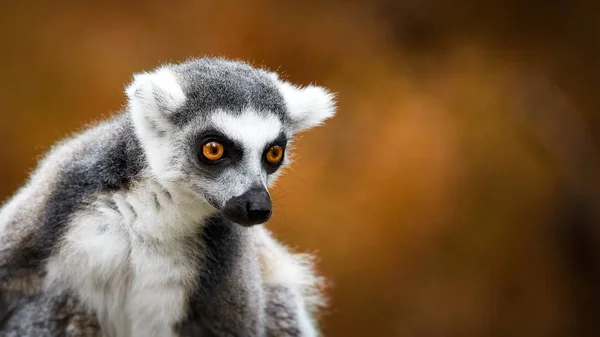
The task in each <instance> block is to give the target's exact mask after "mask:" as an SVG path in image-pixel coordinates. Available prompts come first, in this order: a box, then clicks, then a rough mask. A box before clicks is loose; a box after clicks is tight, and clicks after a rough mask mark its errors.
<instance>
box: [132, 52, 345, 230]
mask: <svg viewBox="0 0 600 337" xmlns="http://www.w3.org/2000/svg"><path fill="white" fill-rule="evenodd" d="M126 94H127V96H128V112H129V113H130V114H131V116H132V120H133V123H134V127H135V132H136V134H137V136H138V138H139V139H140V142H141V143H142V148H143V149H144V151H145V155H146V158H147V160H148V162H149V166H150V169H151V172H152V174H153V175H154V176H155V178H156V179H159V180H162V181H168V182H173V183H176V184H177V185H178V186H182V187H183V188H185V189H187V190H188V191H191V192H192V193H193V194H194V195H195V196H197V197H198V198H199V199H201V200H203V201H205V202H207V203H209V204H210V205H212V206H213V207H214V208H216V209H217V210H218V211H219V212H220V213H221V214H222V215H223V216H224V217H225V218H227V219H229V220H231V221H233V222H235V223H238V224H241V225H244V226H251V225H254V224H260V223H264V222H266V221H267V220H268V219H269V217H270V216H271V199H270V196H269V192H268V190H267V188H268V187H269V186H270V185H271V184H272V183H273V182H274V180H275V179H276V177H277V176H278V174H279V173H280V171H281V168H282V167H283V166H285V165H287V164H288V162H289V153H288V152H289V148H290V144H291V141H292V138H293V137H294V135H296V134H297V133H299V132H301V131H304V130H307V129H309V128H311V127H314V126H317V125H319V124H321V123H322V122H323V121H324V120H326V119H327V118H329V117H331V116H333V115H334V113H335V106H334V101H333V95H332V94H331V93H329V92H328V91H327V90H326V89H324V88H321V87H317V86H308V87H303V88H301V87H297V86H295V85H292V84H290V83H288V82H286V81H283V80H281V79H279V77H278V76H277V74H275V73H272V72H269V71H266V70H263V69H257V68H254V67H251V66H250V65H248V64H245V63H242V62H237V61H229V60H225V59H219V58H202V59H194V60H190V61H187V62H184V63H181V64H169V65H164V66H161V67H159V68H157V69H155V70H154V71H152V72H145V73H139V74H136V75H134V78H133V81H132V83H131V84H130V85H129V86H128V87H127V88H126Z"/></svg>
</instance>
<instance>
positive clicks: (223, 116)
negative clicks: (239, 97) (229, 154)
mask: <svg viewBox="0 0 600 337" xmlns="http://www.w3.org/2000/svg"><path fill="white" fill-rule="evenodd" d="M211 120H212V122H213V123H214V125H215V127H217V128H218V129H219V130H221V132H223V133H224V134H226V135H227V136H228V137H230V138H231V139H233V140H237V141H238V142H240V144H242V145H243V146H244V148H245V149H247V150H250V151H252V152H253V153H256V152H260V153H261V154H262V151H263V150H264V148H265V145H267V144H268V143H269V142H272V141H273V140H274V139H275V138H277V136H279V134H280V133H281V131H282V126H281V121H280V120H279V118H277V117H276V116H275V115H273V114H260V113H257V112H256V111H253V110H245V111H244V112H243V113H242V114H241V115H239V116H236V115H233V114H228V113H226V112H223V111H219V112H216V113H214V114H212V115H211Z"/></svg>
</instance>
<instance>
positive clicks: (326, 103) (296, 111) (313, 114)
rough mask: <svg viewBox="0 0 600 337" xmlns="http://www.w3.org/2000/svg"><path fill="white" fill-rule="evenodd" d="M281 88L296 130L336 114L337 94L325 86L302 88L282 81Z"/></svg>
mask: <svg viewBox="0 0 600 337" xmlns="http://www.w3.org/2000/svg"><path fill="white" fill-rule="evenodd" d="M280 90H281V93H282V94H283V99H284V100H285V102H286V105H287V108H288V114H289V117H290V118H291V119H292V120H293V121H294V123H295V125H294V128H295V131H296V132H298V131H303V130H306V129H310V128H312V127H315V126H317V125H320V124H321V123H323V122H324V121H325V120H326V119H328V118H330V117H332V116H333V115H334V114H335V101H334V98H335V96H334V94H333V93H331V92H329V91H328V90H327V89H325V88H322V87H318V86H313V85H311V86H308V87H304V88H301V87H297V86H295V85H293V84H290V83H288V82H283V81H281V82H280Z"/></svg>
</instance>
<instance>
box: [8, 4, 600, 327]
mask: <svg viewBox="0 0 600 337" xmlns="http://www.w3.org/2000/svg"><path fill="white" fill-rule="evenodd" d="M599 7H600V6H598V5H596V4H595V3H594V2H593V1H588V2H584V1H578V0H575V1H554V2H552V1H541V0H532V1H516V0H508V1H500V0H491V1H475V0H455V1H441V0H424V1H408V0H398V1H393V0H377V1H370V2H350V1H315V0H311V1H295V2H291V1H278V0H256V1H220V2H209V1H206V2H201V1H183V0H179V1H170V2H168V1H151V0H146V1H114V0H112V1H94V2H89V1H78V2H76V1H71V2H68V1H65V2H55V1H22V2H21V3H17V2H16V1H13V2H12V3H10V4H9V2H8V1H5V2H3V3H2V4H0V42H1V47H0V48H1V49H0V74H2V80H1V81H0V134H1V137H2V138H1V140H2V141H1V142H0V198H2V199H5V198H8V197H9V196H10V195H11V194H12V193H13V192H14V191H15V190H16V189H17V188H18V186H20V185H21V184H22V183H23V182H24V180H25V179H26V176H27V174H28V172H29V171H30V170H31V169H32V168H34V167H35V163H36V159H37V158H39V156H40V155H42V154H43V153H44V152H45V151H47V150H48V148H49V147H50V146H51V145H52V144H53V143H54V142H56V141H57V140H59V139H61V138H63V137H64V136H65V135H67V134H70V133H72V132H74V131H77V130H80V129H81V128H82V127H83V126H84V125H86V123H89V122H92V121H95V120H98V119H101V118H103V117H105V116H108V115H110V114H111V113H114V112H117V111H118V110H119V109H120V107H121V106H122V104H123V103H124V95H123V93H122V91H123V86H124V84H125V83H127V82H128V81H129V79H130V76H131V74H132V73H133V72H136V71H141V70H147V69H150V68H153V67H155V66H156V65H157V64H159V63H160V62H165V61H179V60H183V59H185V58H188V57H191V56H201V55H207V54H208V55H222V56H227V57H234V58H241V59H244V60H248V61H251V62H253V63H254V64H257V65H263V66H266V67H268V68H270V69H273V70H278V71H280V72H282V73H284V74H285V76H286V77H287V78H288V79H289V80H291V81H293V82H299V83H302V84H309V83H316V84H319V85H324V86H326V87H329V88H331V89H332V90H333V91H335V92H337V93H338V101H339V112H338V115H337V116H336V117H335V118H334V119H332V120H331V121H330V122H329V123H328V125H327V126H326V127H322V128H318V129H315V130H312V131H310V132H307V133H306V134H305V135H303V137H302V138H301V140H300V141H299V142H298V143H297V147H298V149H297V152H296V154H297V157H298V158H297V160H296V162H295V164H294V166H293V169H291V170H289V171H288V172H287V174H286V176H284V177H283V178H282V179H281V180H280V181H279V183H278V186H277V188H275V190H274V192H273V195H274V196H275V199H276V205H277V208H276V216H275V217H274V219H273V220H272V221H270V223H269V227H270V228H272V229H273V230H274V231H275V232H276V233H277V235H278V237H279V238H280V239H282V240H283V241H285V242H286V243H288V244H290V245H291V246H294V247H298V249H300V250H304V251H306V250H308V251H314V252H316V253H317V254H318V256H319V257H320V263H319V270H320V271H321V272H322V273H323V274H324V275H325V276H327V277H328V278H329V280H330V281H331V288H330V290H329V295H330V300H331V304H330V307H329V308H328V310H327V311H326V313H325V314H324V316H323V317H322V326H323V331H324V334H325V336H344V337H350V336H406V337H413V336H414V337H428V336H457V337H458V336H499V337H500V336H502V337H504V336H530V337H535V336H596V335H598V334H600V288H599V286H600V254H599V247H600V240H599V238H600V236H599V235H598V234H599V233H598V231H599V227H598V225H599V221H598V219H599V217H598V216H599V214H598V212H599V207H598V206H599V205H598V201H599V193H598V187H599V179H598V178H599V174H600V164H599V162H598V155H599V150H600V147H599V143H598V142H599V141H600V139H599V137H600V134H599V132H600V114H599V113H598V112H599V109H600V90H599V89H600V10H599V9H600V8H599Z"/></svg>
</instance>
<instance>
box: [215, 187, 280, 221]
mask: <svg viewBox="0 0 600 337" xmlns="http://www.w3.org/2000/svg"><path fill="white" fill-rule="evenodd" d="M221 213H222V214H223V215H224V216H225V217H226V218H227V219H228V220H230V221H232V222H235V223H237V224H240V225H242V226H252V225H257V224H261V223H265V222H267V220H269V218H270V217H271V197H270V196H269V192H267V190H266V189H265V188H264V187H262V186H260V187H253V188H251V189H249V190H248V191H246V192H245V193H244V194H242V195H240V196H237V197H233V198H231V199H229V201H227V202H226V203H225V206H224V207H223V209H222V210H221Z"/></svg>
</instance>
